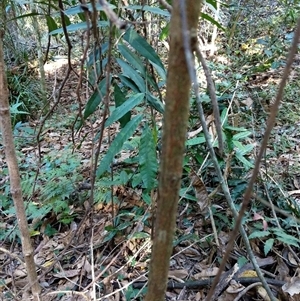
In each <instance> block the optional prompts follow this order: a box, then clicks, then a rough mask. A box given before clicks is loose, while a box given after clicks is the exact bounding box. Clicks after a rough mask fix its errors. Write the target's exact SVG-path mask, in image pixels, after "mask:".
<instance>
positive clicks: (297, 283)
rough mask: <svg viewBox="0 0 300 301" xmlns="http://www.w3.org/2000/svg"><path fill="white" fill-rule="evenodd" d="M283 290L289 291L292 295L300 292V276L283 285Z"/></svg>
mask: <svg viewBox="0 0 300 301" xmlns="http://www.w3.org/2000/svg"><path fill="white" fill-rule="evenodd" d="M282 290H283V291H284V292H286V293H289V294H290V296H294V295H296V294H300V278H299V277H292V278H291V280H290V282H288V283H286V284H284V285H283V286H282Z"/></svg>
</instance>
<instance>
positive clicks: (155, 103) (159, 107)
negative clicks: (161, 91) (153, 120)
mask: <svg viewBox="0 0 300 301" xmlns="http://www.w3.org/2000/svg"><path fill="white" fill-rule="evenodd" d="M147 102H148V103H149V104H150V106H151V107H153V108H154V109H155V110H156V111H158V112H159V113H161V114H163V113H164V111H165V107H164V104H163V103H162V102H161V101H160V100H159V99H158V98H156V97H154V96H153V95H152V94H147Z"/></svg>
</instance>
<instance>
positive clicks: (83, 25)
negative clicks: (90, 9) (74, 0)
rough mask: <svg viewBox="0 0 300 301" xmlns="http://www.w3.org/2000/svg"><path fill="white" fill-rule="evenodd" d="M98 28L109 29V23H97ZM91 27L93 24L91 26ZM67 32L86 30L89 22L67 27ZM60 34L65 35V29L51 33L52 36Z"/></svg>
mask: <svg viewBox="0 0 300 301" xmlns="http://www.w3.org/2000/svg"><path fill="white" fill-rule="evenodd" d="M97 25H98V27H107V26H108V25H109V22H107V21H99V22H97ZM90 26H91V24H90ZM66 28H67V31H68V32H74V31H76V30H81V29H83V30H86V29H87V22H80V23H75V24H70V25H68V26H67V27H66ZM58 33H59V34H60V33H63V29H62V28H58V29H56V30H53V31H51V32H49V34H50V35H55V34H58Z"/></svg>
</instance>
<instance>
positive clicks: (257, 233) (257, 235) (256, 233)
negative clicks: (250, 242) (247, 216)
mask: <svg viewBox="0 0 300 301" xmlns="http://www.w3.org/2000/svg"><path fill="white" fill-rule="evenodd" d="M270 234H271V233H270V231H254V232H252V233H251V234H250V235H249V239H252V238H261V237H265V236H269V235H270Z"/></svg>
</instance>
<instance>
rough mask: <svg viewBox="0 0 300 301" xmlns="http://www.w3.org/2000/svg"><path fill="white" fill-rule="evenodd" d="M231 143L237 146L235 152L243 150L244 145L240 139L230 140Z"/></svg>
mask: <svg viewBox="0 0 300 301" xmlns="http://www.w3.org/2000/svg"><path fill="white" fill-rule="evenodd" d="M232 143H233V145H234V146H235V147H236V148H237V149H236V152H238V153H240V152H243V151H244V150H245V148H244V145H243V144H242V143H241V142H240V141H237V140H232Z"/></svg>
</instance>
